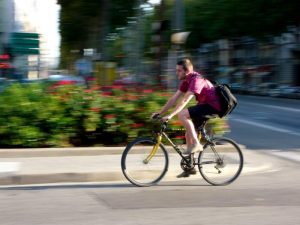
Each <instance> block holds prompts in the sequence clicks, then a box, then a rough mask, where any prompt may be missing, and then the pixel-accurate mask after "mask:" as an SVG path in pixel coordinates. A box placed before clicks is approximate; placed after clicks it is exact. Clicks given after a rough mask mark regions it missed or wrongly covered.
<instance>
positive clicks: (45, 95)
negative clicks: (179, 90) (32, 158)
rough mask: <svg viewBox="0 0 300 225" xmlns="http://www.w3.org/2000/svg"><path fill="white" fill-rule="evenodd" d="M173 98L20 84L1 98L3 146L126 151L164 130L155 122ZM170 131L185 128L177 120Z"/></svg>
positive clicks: (219, 125) (215, 125) (217, 124)
mask: <svg viewBox="0 0 300 225" xmlns="http://www.w3.org/2000/svg"><path fill="white" fill-rule="evenodd" d="M169 97H170V94H168V93H165V92H154V91H152V90H151V89H149V90H141V91H136V90H129V89H127V90H126V91H124V90H122V89H118V87H113V89H112V90H111V91H110V92H100V91H99V90H98V89H91V90H85V89H84V88H82V87H80V86H76V85H65V86H58V87H55V86H52V87H50V88H49V87H48V86H45V85H43V84H28V85H20V84H15V85H12V86H10V87H9V88H7V89H6V90H5V91H4V92H3V93H1V95H0V146H5V147H45V146H69V145H80V146H83V145H118V144H122V145H124V144H126V143H127V142H128V141H130V140H132V139H134V138H136V137H137V136H139V135H147V136H149V135H151V131H152V130H153V129H155V128H159V123H158V122H153V121H151V120H150V119H149V117H150V115H151V114H152V113H153V112H155V111H158V110H159V109H160V108H161V107H162V106H163V105H164V104H165V102H166V101H167V99H168V98H169ZM209 124H210V126H211V128H212V129H210V130H212V131H213V132H214V133H216V134H222V133H223V132H224V131H226V130H227V128H226V125H227V122H226V120H215V121H213V120H212V122H211V123H209ZM169 127H170V129H171V130H172V129H181V128H182V126H181V124H180V123H179V122H178V121H176V119H174V120H172V121H171V122H170V126H169ZM224 128H225V129H224Z"/></svg>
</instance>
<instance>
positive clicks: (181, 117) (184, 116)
mask: <svg viewBox="0 0 300 225" xmlns="http://www.w3.org/2000/svg"><path fill="white" fill-rule="evenodd" d="M178 118H179V120H180V121H184V120H187V119H188V118H190V114H189V111H188V110H187V109H184V110H182V111H181V112H179V113H178Z"/></svg>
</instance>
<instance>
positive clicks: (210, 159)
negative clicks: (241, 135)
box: [198, 138, 244, 185]
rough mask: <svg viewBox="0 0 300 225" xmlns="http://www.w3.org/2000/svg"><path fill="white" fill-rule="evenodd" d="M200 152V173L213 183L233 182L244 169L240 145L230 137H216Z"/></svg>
mask: <svg viewBox="0 0 300 225" xmlns="http://www.w3.org/2000/svg"><path fill="white" fill-rule="evenodd" d="M212 142H213V143H214V144H213V145H208V146H207V147H206V148H204V150H203V151H202V152H201V153H200V154H199V158H198V167H199V171H200V174H201V175H202V177H203V178H204V180H206V181H207V182H208V183H210V184H212V185H227V184H230V183H232V182H233V181H234V180H235V179H236V178H237V177H238V176H239V175H240V173H241V171H242V169H243V164H244V159H243V154H242V151H241V149H240V148H239V146H238V145H237V144H236V143H235V142H234V141H233V140H231V139H229V138H214V139H213V140H212Z"/></svg>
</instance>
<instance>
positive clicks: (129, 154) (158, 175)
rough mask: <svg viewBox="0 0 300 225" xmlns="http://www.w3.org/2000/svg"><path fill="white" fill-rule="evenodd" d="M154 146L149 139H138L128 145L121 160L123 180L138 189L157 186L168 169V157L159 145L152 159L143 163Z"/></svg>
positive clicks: (163, 148) (152, 141) (153, 141)
mask: <svg viewBox="0 0 300 225" xmlns="http://www.w3.org/2000/svg"><path fill="white" fill-rule="evenodd" d="M155 144H156V140H153V139H151V138H138V139H136V140H134V141H132V142H131V143H129V144H128V145H127V146H126V148H125V150H124V152H123V154H122V158H121V168H122V172H123V174H124V176H125V178H126V179H127V180H128V181H129V182H130V183H132V184H134V185H136V186H139V187H149V186H152V185H155V184H157V183H158V182H159V181H160V180H161V179H162V178H163V177H164V176H165V174H166V172H167V171H168V167H169V157H168V152H167V151H166V149H165V147H164V145H163V144H160V145H159V147H158V150H157V152H156V154H155V155H154V157H153V158H152V159H151V160H150V161H149V163H145V162H144V160H145V159H146V158H147V157H148V156H149V154H150V152H151V151H152V149H153V146H154V145H155Z"/></svg>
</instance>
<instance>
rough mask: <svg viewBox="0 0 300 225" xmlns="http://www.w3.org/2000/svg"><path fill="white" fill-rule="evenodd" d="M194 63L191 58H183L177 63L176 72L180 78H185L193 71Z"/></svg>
mask: <svg viewBox="0 0 300 225" xmlns="http://www.w3.org/2000/svg"><path fill="white" fill-rule="evenodd" d="M193 69H194V68H193V64H192V62H191V61H190V60H189V59H186V58H185V59H181V60H179V61H178V62H177V64H176V74H177V76H178V78H179V80H184V79H185V77H186V75H188V74H189V73H191V72H193Z"/></svg>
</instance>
